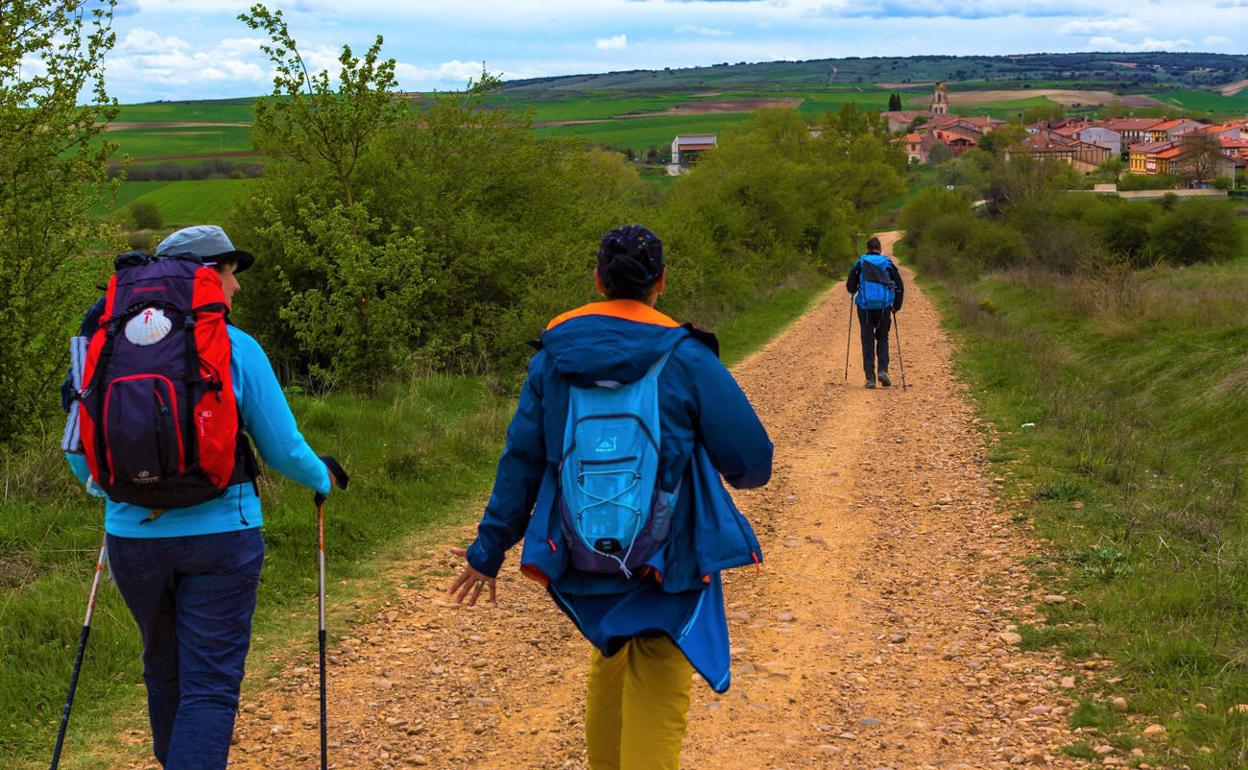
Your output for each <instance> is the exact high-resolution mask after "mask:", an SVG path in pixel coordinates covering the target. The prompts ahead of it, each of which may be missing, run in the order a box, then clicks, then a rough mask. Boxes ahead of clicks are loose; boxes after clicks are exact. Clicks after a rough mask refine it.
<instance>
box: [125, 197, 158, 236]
mask: <svg viewBox="0 0 1248 770" xmlns="http://www.w3.org/2000/svg"><path fill="white" fill-rule="evenodd" d="M127 214H128V218H129V220H130V224H132V225H133V226H134V229H135V230H158V229H160V228H161V227H162V226H164V224H165V215H164V214H163V213H161V211H160V206H157V205H156V204H155V203H153V202H152V201H144V200H137V201H135V202H134V203H131V204H130V208H129V209H128V210H127Z"/></svg>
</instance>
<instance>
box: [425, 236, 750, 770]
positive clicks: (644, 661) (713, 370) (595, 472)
mask: <svg viewBox="0 0 1248 770" xmlns="http://www.w3.org/2000/svg"><path fill="white" fill-rule="evenodd" d="M595 281H596V284H597V288H598V291H599V292H600V293H601V294H603V295H605V296H606V298H607V301H605V302H598V303H594V304H590V305H586V306H584V307H581V308H579V309H576V310H573V311H570V312H568V313H564V314H563V315H561V316H559V317H558V318H556V319H554V320H553V321H551V323H550V325H549V326H548V327H547V328H546V330H545V331H544V332H543V333H542V335H541V337H540V338H539V339H538V340H537V341H536V342H534V343H533V344H534V346H535V347H536V348H537V350H538V352H537V354H536V355H534V356H533V358H532V359H531V361H530V362H529V371H528V378H527V380H526V382H525V385H524V388H523V390H522V392H521V394H520V402H519V405H518V407H517V410H516V414H515V416H514V417H513V419H512V421H511V425H510V426H509V428H508V430H507V443H506V448H505V449H504V451H503V455H502V458H501V459H500V460H499V465H498V472H497V476H496V478H495V482H494V490H493V493H492V495H491V497H490V501H489V503H488V505H487V506H486V509H485V514H484V516H483V518H482V520H481V523H480V525H479V526H478V528H477V538H476V540H475V542H473V543H472V545H471V546H470V547H469V548H467V549H466V550H465V549H455V550H454V553H456V554H458V555H460V556H462V557H464V559H465V565H464V567H463V569H462V571H461V572H460V574H459V575H458V577H456V579H455V580H454V582H453V583H452V584H451V586H450V589H449V590H450V593H451V594H452V595H453V596H454V597H455V599H456V601H459V602H467V603H468V604H469V605H473V604H475V603H476V602H477V601H478V600H479V599H480V598H482V594H483V593H484V594H485V595H486V596H487V597H488V599H489V601H491V602H493V601H494V600H495V598H496V587H495V577H496V576H497V575H498V572H499V570H500V569H501V567H502V564H503V559H504V555H505V554H506V552H507V551H508V550H509V549H510V548H511V547H512V546H514V545H516V544H517V543H518V542H520V539H521V538H522V537H523V538H524V548H523V552H522V554H521V557H520V569H521V572H522V573H523V574H525V575H526V576H528V577H530V578H533V579H534V580H537V581H538V582H540V583H541V584H543V585H544V586H545V587H546V588H547V590H548V592H549V594H550V596H551V598H552V599H553V600H554V601H555V603H556V604H557V605H558V606H559V607H560V609H562V610H563V611H564V612H565V613H566V614H567V615H568V617H569V618H570V619H571V620H572V622H573V623H574V624H575V625H576V626H577V628H578V629H579V630H580V632H581V633H582V634H583V635H584V636H585V637H586V639H588V640H589V642H590V643H591V644H592V645H593V648H594V649H593V654H592V661H591V663H590V671H589V687H588V693H587V704H586V712H585V733H586V742H587V746H588V755H589V763H590V767H591V768H593V770H615V769H619V768H622V769H623V770H643V769H644V770H676V769H677V768H678V767H679V762H680V749H681V743H682V741H683V739H684V734H685V728H686V720H687V714H688V709H689V690H690V686H691V682H692V675H693V672H694V671H695V670H696V671H697V672H698V673H699V674H700V675H702V677H703V678H704V679H705V680H706V682H707V683H708V684H709V685H710V686H711V688H712V689H713V690H715V691H716V692H724V691H725V690H727V688H728V684H729V651H728V627H727V619H726V617H725V613H724V603H723V592H722V585H721V582H720V572H721V571H722V570H724V569H729V568H732V567H737V566H744V565H753V564H757V563H759V561H760V560H761V554H760V550H759V547H758V541H757V539H756V538H755V537H754V533H753V531H752V530H751V528H750V525H749V523H748V522H747V521H746V520H745V518H744V517H743V516H742V515H741V514H740V513H739V512H738V511H737V509H736V507H735V506H734V505H733V502H732V498H731V497H730V496H729V495H728V493H727V491H726V490H725V489H724V487H723V484H722V482H721V474H722V476H723V478H725V479H727V480H728V482H729V483H731V484H732V485H733V486H735V487H738V488H747V487H758V486H762V485H763V484H766V483H767V481H768V479H769V478H770V475H771V460H772V444H771V441H770V440H769V439H768V437H767V433H766V431H765V430H764V428H763V426H762V424H761V423H760V422H759V419H758V417H757V416H756V415H755V413H754V410H753V408H752V407H751V406H750V403H749V401H748V399H747V398H746V396H745V394H744V393H743V392H742V391H741V388H740V387H739V386H738V385H737V383H736V381H735V380H734V379H733V377H732V375H731V374H730V373H729V372H728V370H727V369H726V368H725V367H724V365H723V364H722V363H720V361H719V358H718V343H717V341H716V339H715V337H714V335H712V334H709V333H707V332H705V331H702V330H700V329H697V328H696V327H694V326H692V325H691V324H684V325H682V324H679V323H677V322H676V321H673V320H672V319H671V318H669V317H667V316H666V315H664V314H663V313H661V312H659V311H658V310H656V309H655V304H656V302H657V300H658V298H659V297H660V295H662V293H663V291H664V288H665V287H666V282H667V269H666V267H665V265H664V261H663V245H662V242H661V241H660V240H659V239H658V237H657V236H655V234H654V233H652V232H650V231H649V230H647V229H646V228H644V227H640V226H637V225H630V226H627V227H622V228H619V229H617V230H612V231H611V232H609V233H607V234H606V235H605V236H604V237H603V239H602V242H601V245H600V248H599V251H598V264H597V268H596V270H595Z"/></svg>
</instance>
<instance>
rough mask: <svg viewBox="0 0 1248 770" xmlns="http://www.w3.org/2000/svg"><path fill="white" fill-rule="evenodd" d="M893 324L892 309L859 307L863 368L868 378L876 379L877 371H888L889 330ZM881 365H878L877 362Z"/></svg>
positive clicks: (872, 380)
mask: <svg viewBox="0 0 1248 770" xmlns="http://www.w3.org/2000/svg"><path fill="white" fill-rule="evenodd" d="M892 325H893V317H892V310H891V309H890V308H884V309H883V310H864V309H862V308H858V327H859V329H861V330H862V370H863V371H864V372H866V374H867V379H868V380H870V381H871V382H874V381H875V373H876V372H877V371H880V372H887V371H888V332H889V329H890V328H891V327H892ZM877 361H878V363H879V367H878V368H877V367H876V363H877Z"/></svg>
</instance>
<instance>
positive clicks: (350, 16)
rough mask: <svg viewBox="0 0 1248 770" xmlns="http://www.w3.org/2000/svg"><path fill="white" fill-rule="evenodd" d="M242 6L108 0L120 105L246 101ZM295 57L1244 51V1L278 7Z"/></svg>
mask: <svg viewBox="0 0 1248 770" xmlns="http://www.w3.org/2000/svg"><path fill="white" fill-rule="evenodd" d="M248 6H249V2H235V1H234V0H195V1H194V2H190V1H189V0H119V7H118V12H117V16H116V19H115V22H114V28H115V29H116V31H117V41H118V43H117V46H116V48H115V49H114V50H113V51H112V53H111V54H110V55H109V58H108V60H107V65H106V66H107V74H108V82H109V91H110V93H111V94H112V95H113V96H116V97H117V98H118V99H119V100H121V101H122V102H123V103H130V102H138V101H152V100H157V99H197V98H220V97H231V96H253V95H257V94H261V93H267V92H268V91H269V90H270V88H271V75H270V69H269V66H268V63H267V61H266V60H265V58H264V56H263V54H261V52H260V50H259V47H258V43H259V39H258V36H257V33H254V32H251V31H250V30H248V29H247V28H246V27H245V26H244V25H243V24H242V23H241V22H238V21H237V20H236V18H235V17H236V16H237V15H238V14H239V13H240V12H242V11H244V10H246V8H247V7H248ZM270 7H277V8H282V9H283V11H284V12H285V13H286V14H287V17H288V21H289V24H290V27H291V31H292V33H293V34H294V36H295V38H296V39H297V40H298V41H299V44H300V48H301V49H302V50H303V52H304V54H305V57H306V58H307V59H309V60H310V61H312V62H313V63H314V64H315V65H317V66H323V67H331V66H332V65H333V63H334V59H335V57H336V54H337V50H338V48H339V47H340V46H341V45H342V44H343V43H350V44H351V45H352V47H353V48H356V49H358V50H362V49H363V48H365V47H366V46H367V45H368V44H369V43H370V42H371V41H372V38H373V37H374V36H375V35H376V34H378V33H382V34H383V35H384V36H385V47H384V53H385V55H386V56H388V57H393V58H394V59H396V60H397V61H398V62H399V67H398V74H399V79H400V83H401V85H402V87H403V88H404V89H405V90H412V91H424V90H431V89H441V90H447V89H454V88H459V87H462V86H463V84H464V83H465V81H466V80H467V79H468V77H470V76H471V75H473V74H477V73H480V71H481V65H482V62H484V63H485V64H486V65H487V66H488V67H489V69H490V71H492V72H501V73H502V74H503V76H504V77H505V78H523V77H536V76H545V75H565V74H577V73H586V72H607V71H611V70H620V69H652V68H662V67H683V66H694V65H701V64H714V63H716V62H722V61H730V62H737V61H772V60H777V59H817V58H829V57H840V56H905V55H913V54H961V55H967V54H1007V53H1035V52H1066V51H1154V50H1172V51H1212V52H1218V53H1239V54H1243V53H1248V0H1185V1H1183V2H1176V1H1175V0H541V1H540V2H539V1H531V0H462V1H461V2H454V3H450V2H428V1H422V0H350V1H349V2H344V1H342V0H282V1H281V2H270Z"/></svg>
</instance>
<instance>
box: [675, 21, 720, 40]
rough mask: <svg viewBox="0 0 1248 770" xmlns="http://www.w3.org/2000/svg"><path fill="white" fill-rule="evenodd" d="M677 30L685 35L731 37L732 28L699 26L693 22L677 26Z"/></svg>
mask: <svg viewBox="0 0 1248 770" xmlns="http://www.w3.org/2000/svg"><path fill="white" fill-rule="evenodd" d="M676 31H677V32H679V33H681V34H685V35H702V36H703V37H731V36H732V30H729V29H718V28H716V27H698V26H695V25H693V24H685V25H684V26H680V27H677V28H676Z"/></svg>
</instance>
